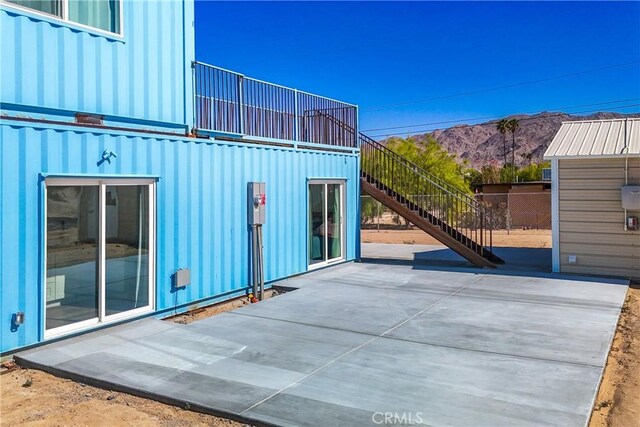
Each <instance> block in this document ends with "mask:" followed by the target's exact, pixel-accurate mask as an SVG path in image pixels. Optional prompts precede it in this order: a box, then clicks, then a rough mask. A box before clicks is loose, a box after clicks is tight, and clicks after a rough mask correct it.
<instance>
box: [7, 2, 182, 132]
mask: <svg viewBox="0 0 640 427" xmlns="http://www.w3.org/2000/svg"><path fill="white" fill-rule="evenodd" d="M1 7H2V10H0V29H1V30H2V37H1V38H0V64H2V70H1V78H0V101H1V102H2V103H5V104H6V103H8V104H20V105H22V106H25V105H26V106H35V107H46V108H51V109H60V110H67V111H71V112H77V111H79V112H88V113H95V114H102V115H111V116H122V117H128V118H131V119H134V118H135V119H144V120H152V121H159V122H168V123H174V124H191V123H192V117H193V113H192V110H193V106H192V96H191V92H192V81H191V80H192V78H191V61H192V60H194V59H195V49H194V28H193V26H192V22H193V1H131V0H124V2H123V8H124V9H123V13H124V37H123V38H122V40H118V39H114V38H110V37H105V36H101V35H95V34H93V33H91V32H87V31H81V30H77V29H73V28H70V27H69V26H67V25H65V24H64V23H62V22H59V21H58V22H56V21H55V20H53V19H46V18H44V19H40V18H36V17H34V15H28V13H27V14H26V15H28V16H26V15H25V13H24V12H15V10H14V9H11V8H10V7H8V6H7V5H2V6H1Z"/></svg>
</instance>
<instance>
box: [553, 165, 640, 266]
mask: <svg viewBox="0 0 640 427" xmlns="http://www.w3.org/2000/svg"><path fill="white" fill-rule="evenodd" d="M624 166H625V160H624V159H602V158H600V159H585V160H572V159H562V160H559V162H558V191H559V193H558V210H559V212H558V214H559V236H558V237H559V246H560V250H559V253H560V271H561V272H563V273H586V274H598V275H607V276H620V277H634V278H637V277H640V231H625V230H624V222H625V216H624V211H623V210H622V203H621V194H620V187H621V186H622V185H624V183H625V170H624ZM629 184H640V159H638V158H631V159H629ZM628 214H631V215H633V216H637V217H640V212H636V211H634V212H631V211H628ZM569 255H576V257H577V262H576V263H575V264H569V263H568V257H569Z"/></svg>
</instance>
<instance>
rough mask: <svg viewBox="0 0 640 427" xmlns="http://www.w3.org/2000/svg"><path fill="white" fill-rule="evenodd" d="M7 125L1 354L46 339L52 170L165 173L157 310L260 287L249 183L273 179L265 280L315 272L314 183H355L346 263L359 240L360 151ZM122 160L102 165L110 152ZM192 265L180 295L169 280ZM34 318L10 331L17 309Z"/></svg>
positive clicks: (0, 166) (0, 226)
mask: <svg viewBox="0 0 640 427" xmlns="http://www.w3.org/2000/svg"><path fill="white" fill-rule="evenodd" d="M32 126H36V125H32V124H24V123H20V122H5V123H3V124H2V125H0V156H1V157H0V195H1V197H0V212H1V213H2V214H1V216H0V253H1V254H2V256H1V257H0V298H1V301H0V319H1V322H0V352H6V351H8V350H11V349H15V348H19V347H22V346H26V345H29V344H33V343H37V342H39V341H40V340H41V339H42V334H43V330H42V326H41V325H42V324H43V319H42V305H43V300H44V297H43V291H42V289H43V280H44V279H43V236H44V233H45V230H44V229H43V215H44V214H45V213H44V209H43V206H42V202H43V183H42V181H41V176H42V174H48V175H58V174H60V175H76V176H83V175H84V176H92V177H95V176H109V177H113V176H146V177H148V176H155V177H158V183H157V200H156V206H157V210H156V212H157V215H156V216H157V224H156V228H157V265H156V280H157V287H156V293H157V304H156V308H157V309H158V310H164V309H169V308H172V307H174V306H176V305H182V304H187V303H190V302H193V301H197V300H200V299H203V298H207V297H212V296H215V295H221V294H223V293H225V292H229V291H233V290H237V289H241V288H243V287H245V286H248V285H249V280H250V279H249V277H248V273H249V269H248V266H249V259H248V251H249V245H248V243H249V242H248V239H249V237H248V227H247V225H246V223H247V219H246V218H247V212H246V209H247V206H246V205H247V202H246V198H247V182H249V181H264V182H266V184H267V224H266V225H265V226H264V241H265V257H266V258H265V279H266V280H267V281H271V280H274V279H278V278H282V277H286V276H289V275H292V274H297V273H301V272H304V271H306V270H307V180H308V179H309V178H344V179H346V180H347V181H346V200H347V202H346V206H345V212H346V218H345V220H346V241H347V245H346V249H347V250H346V257H347V259H354V257H355V256H356V246H357V244H358V241H359V236H358V235H357V229H358V228H357V227H358V217H357V212H358V210H357V209H358V201H359V184H358V156H357V154H346V153H335V152H323V151H312V150H294V149H291V148H283V147H274V146H266V145H251V144H236V143H227V142H223V141H213V140H194V139H187V138H176V139H165V138H159V137H156V136H152V135H144V134H132V133H126V134H123V133H114V132H111V131H107V130H87V129H82V128H70V127H62V126H52V125H37V127H36V128H34V127H32ZM106 148H108V149H111V150H113V151H115V152H116V153H118V158H117V159H116V161H115V162H113V163H111V164H108V163H104V164H102V165H101V166H97V164H96V163H97V161H98V160H99V159H100V156H101V154H102V152H103V151H104V149H106ZM183 267H189V268H191V269H192V285H191V286H188V287H186V288H185V289H184V290H180V291H178V292H176V293H171V280H170V276H171V274H172V273H174V272H175V271H176V270H177V269H178V268H183ZM18 310H22V311H24V312H25V314H26V317H27V322H26V323H25V324H24V325H22V326H21V327H20V328H18V330H17V331H15V332H12V331H11V330H10V321H11V315H12V313H14V312H16V311H18Z"/></svg>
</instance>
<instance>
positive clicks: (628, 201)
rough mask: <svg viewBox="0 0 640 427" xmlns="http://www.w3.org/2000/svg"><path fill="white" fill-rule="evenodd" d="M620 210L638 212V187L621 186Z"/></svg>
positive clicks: (639, 195) (639, 202)
mask: <svg viewBox="0 0 640 427" xmlns="http://www.w3.org/2000/svg"><path fill="white" fill-rule="evenodd" d="M622 209H626V210H629V211H640V185H624V186H622Z"/></svg>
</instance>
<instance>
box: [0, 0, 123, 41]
mask: <svg viewBox="0 0 640 427" xmlns="http://www.w3.org/2000/svg"><path fill="white" fill-rule="evenodd" d="M58 1H59V2H60V5H61V8H62V16H57V15H51V14H49V13H46V12H41V11H39V10H37V9H31V8H29V7H26V6H22V5H19V4H16V3H11V2H9V1H7V0H0V6H2V7H6V8H7V9H11V10H14V11H16V12H20V13H22V14H26V15H31V16H34V17H36V18H42V19H43V20H45V21H53V22H57V23H64V24H65V25H66V26H68V27H71V28H76V29H78V30H83V31H86V32H91V33H96V34H98V35H103V36H107V37H112V38H117V39H123V38H124V0H115V1H117V2H118V3H119V6H120V7H119V13H118V15H119V16H118V19H119V23H118V24H119V25H118V27H119V29H120V31H119V32H117V33H114V32H111V31H107V30H103V29H101V28H96V27H92V26H90V25H86V24H81V23H79V22H75V21H71V20H69V0H58ZM87 1H89V0H87Z"/></svg>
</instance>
